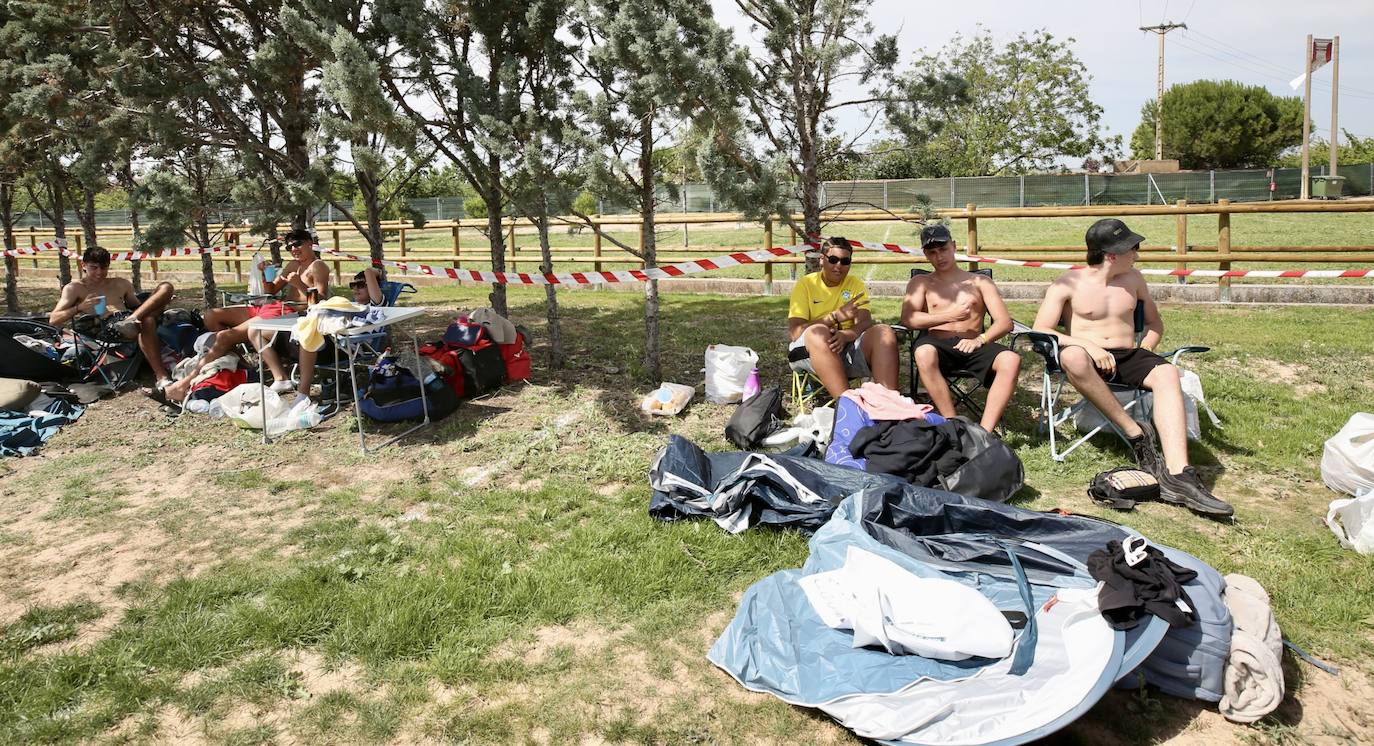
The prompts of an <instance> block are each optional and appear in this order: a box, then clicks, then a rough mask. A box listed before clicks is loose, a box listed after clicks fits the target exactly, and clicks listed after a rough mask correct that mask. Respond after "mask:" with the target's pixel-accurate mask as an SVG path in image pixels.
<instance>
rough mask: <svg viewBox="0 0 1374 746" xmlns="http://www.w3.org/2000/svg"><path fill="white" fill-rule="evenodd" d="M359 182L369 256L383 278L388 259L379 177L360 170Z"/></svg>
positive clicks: (358, 172) (358, 173)
mask: <svg viewBox="0 0 1374 746" xmlns="http://www.w3.org/2000/svg"><path fill="white" fill-rule="evenodd" d="M354 144H355V145H366V144H367V141H366V140H364V141H363V142H361V143H354ZM355 178H356V179H357V182H358V193H359V194H361V195H362V197H363V210H364V211H365V213H366V219H367V246H368V254H369V256H371V257H372V266H374V267H377V268H378V270H380V271H381V273H382V276H383V277H385V276H386V265H384V264H382V260H383V259H385V258H386V253H385V247H384V246H383V244H382V210H381V207H380V206H379V205H378V202H379V191H380V190H379V189H378V185H377V177H376V175H375V174H373V173H372V172H371V171H363V170H358V171H357V172H356V174H355Z"/></svg>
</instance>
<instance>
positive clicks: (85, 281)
mask: <svg viewBox="0 0 1374 746" xmlns="http://www.w3.org/2000/svg"><path fill="white" fill-rule="evenodd" d="M174 292H175V289H174V288H173V287H172V283H170V282H160V283H158V286H157V287H156V288H154V289H153V292H152V293H151V294H149V295H148V297H147V298H145V299H142V300H140V299H139V297H138V294H137V293H135V292H134V285H133V283H131V282H129V281H128V280H126V279H124V278H123V277H111V276H110V252H108V251H106V250H105V249H103V248H101V247H99V246H92V247H90V248H88V249H86V251H85V253H83V254H82V255H81V279H79V280H73V281H72V282H70V283H68V284H67V286H66V287H64V288H62V295H61V297H59V298H58V300H57V305H56V306H55V307H54V308H53V310H52V313H50V314H48V323H49V324H52V325H53V326H59V327H60V326H63V325H65V324H66V323H67V322H69V321H75V322H76V323H75V324H74V326H75V327H78V331H84V332H87V333H90V334H92V335H93V336H96V337H99V338H100V339H103V340H107V341H116V342H120V341H130V342H132V341H134V340H137V341H138V348H139V349H140V350H142V351H143V357H144V359H146V360H147V361H148V367H149V368H151V369H152V371H153V375H154V376H156V378H157V381H158V386H159V387H161V386H165V385H167V383H169V382H170V381H171V377H170V376H169V375H168V374H167V367H166V366H165V365H163V364H162V342H161V340H159V339H158V336H157V322H158V318H159V317H160V316H161V315H162V312H163V311H164V310H166V309H167V306H168V304H170V303H171V302H172V295H173V293H174ZM114 303H118V304H119V305H121V306H123V308H124V309H125V310H123V311H114V310H111V306H112V305H113V304H114ZM80 327H85V328H84V329H81V328H80Z"/></svg>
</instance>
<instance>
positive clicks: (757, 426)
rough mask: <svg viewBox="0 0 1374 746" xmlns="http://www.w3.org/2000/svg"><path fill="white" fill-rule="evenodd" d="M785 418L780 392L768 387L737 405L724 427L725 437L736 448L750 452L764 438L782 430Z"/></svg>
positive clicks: (773, 387) (775, 388)
mask: <svg viewBox="0 0 1374 746" xmlns="http://www.w3.org/2000/svg"><path fill="white" fill-rule="evenodd" d="M785 416H786V415H785V413H784V412H783V409H782V391H781V390H780V389H778V387H777V386H769V387H768V388H766V389H764V390H762V391H760V392H759V393H758V394H757V395H755V396H753V397H751V398H749V399H746V400H745V401H744V402H742V403H741V404H740V405H739V409H736V410H735V413H734V414H733V415H731V416H730V423H729V424H728V425H726V426H725V437H726V438H728V439H729V440H730V442H731V443H734V444H735V446H736V447H738V448H740V449H742V450H745V451H752V450H754V449H755V448H757V447H758V446H759V444H760V443H762V442H763V439H764V438H766V437H768V436H769V435H771V434H773V433H775V432H777V431H778V430H779V429H780V428H782V423H783V418H784V417H785Z"/></svg>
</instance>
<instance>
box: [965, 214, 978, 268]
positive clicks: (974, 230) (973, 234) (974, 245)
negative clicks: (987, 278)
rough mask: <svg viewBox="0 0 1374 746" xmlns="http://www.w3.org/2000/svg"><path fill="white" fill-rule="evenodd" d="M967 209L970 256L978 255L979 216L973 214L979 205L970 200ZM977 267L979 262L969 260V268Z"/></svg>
mask: <svg viewBox="0 0 1374 746" xmlns="http://www.w3.org/2000/svg"><path fill="white" fill-rule="evenodd" d="M965 209H966V210H968V254H969V256H978V218H976V217H974V216H973V213H974V212H975V211H976V210H977V209H978V205H975V204H973V203H972V202H970V203H968V204H967V205H966V206H965ZM975 269H978V262H969V263H968V270H969V271H970V272H972V271H973V270H975Z"/></svg>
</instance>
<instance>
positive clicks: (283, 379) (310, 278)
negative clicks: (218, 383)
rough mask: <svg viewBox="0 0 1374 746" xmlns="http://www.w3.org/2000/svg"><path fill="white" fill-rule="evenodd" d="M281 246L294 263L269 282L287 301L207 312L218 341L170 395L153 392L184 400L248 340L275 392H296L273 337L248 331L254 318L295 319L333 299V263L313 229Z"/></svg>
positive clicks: (271, 290)
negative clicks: (319, 248) (208, 370)
mask: <svg viewBox="0 0 1374 746" xmlns="http://www.w3.org/2000/svg"><path fill="white" fill-rule="evenodd" d="M282 243H284V244H286V248H287V249H288V250H289V251H290V252H291V261H289V262H287V263H286V266H284V267H282V269H281V273H280V274H279V275H278V277H277V278H276V279H274V280H271V281H268V282H267V283H266V284H267V291H268V292H269V293H276V292H278V291H284V294H285V298H286V299H285V300H282V301H273V302H270V303H266V304H263V305H258V306H228V307H225V308H215V309H211V310H210V311H209V312H208V313H206V314H205V328H206V330H207V331H211V332H214V333H215V336H214V342H213V343H212V344H211V346H210V348H209V350H207V351H206V352H205V354H204V355H202V356H201V360H200V363H199V365H198V366H197V367H196V369H195V370H193V371H191V373H190V375H188V376H186V377H184V378H182V379H181V380H180V381H177V382H175V383H173V384H171V385H170V386H167V387H165V391H153V392H149V394H150V395H151V396H153V398H154V399H158V400H159V401H163V400H166V401H171V402H180V401H181V400H182V399H184V398H185V396H186V394H187V393H189V392H190V387H191V382H192V381H193V380H194V379H195V377H196V376H198V375H199V374H200V371H201V369H202V368H203V367H204V366H205V365H207V364H209V363H210V362H212V361H214V360H217V359H219V358H221V357H223V356H224V355H226V354H228V353H229V352H230V351H232V350H233V349H234V347H235V346H237V345H240V344H243V343H244V342H251V343H252V345H253V346H254V347H255V348H257V349H258V350H259V351H261V354H262V361H263V363H265V364H266V365H267V367H268V369H269V370H271V372H272V387H271V388H272V390H273V391H276V392H278V393H284V392H287V391H290V390H291V389H292V388H294V387H293V386H292V384H291V380H290V376H288V375H287V372H286V366H285V365H283V364H282V360H281V356H280V355H278V354H277V352H276V350H274V349H273V348H272V344H271V342H272V340H273V338H274V335H272V334H264V333H261V332H251V333H250V332H249V331H248V324H249V323H250V322H251V321H252V320H253V319H255V318H264V319H274V318H281V317H287V316H294V315H296V314H297V313H298V312H300V311H301V310H304V309H305V308H306V307H307V306H313V305H315V304H316V303H319V302H320V301H322V300H325V299H326V298H328V297H329V265H327V264H325V263H324V260H322V259H320V255H319V254H318V253H317V252H316V251H315V237H314V236H312V235H311V234H310V231H308V230H304V229H296V230H292V231H290V232H288V233H287V234H286V235H285V236H283V237H282Z"/></svg>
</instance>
